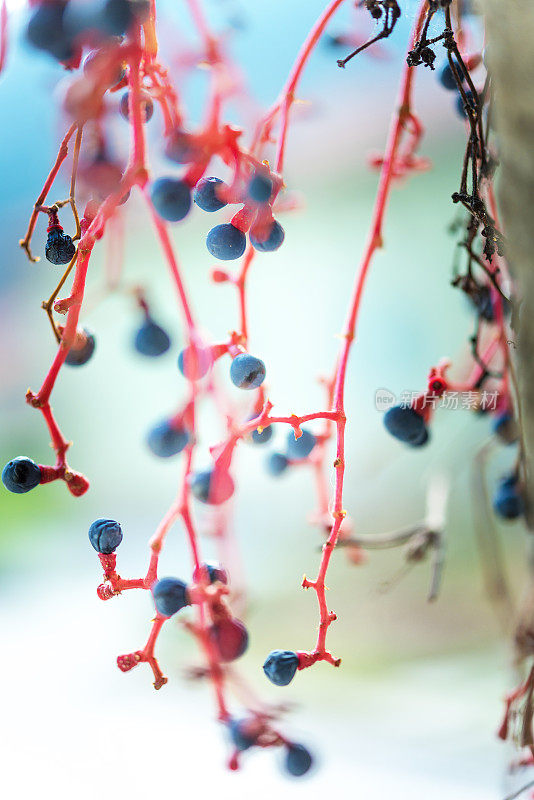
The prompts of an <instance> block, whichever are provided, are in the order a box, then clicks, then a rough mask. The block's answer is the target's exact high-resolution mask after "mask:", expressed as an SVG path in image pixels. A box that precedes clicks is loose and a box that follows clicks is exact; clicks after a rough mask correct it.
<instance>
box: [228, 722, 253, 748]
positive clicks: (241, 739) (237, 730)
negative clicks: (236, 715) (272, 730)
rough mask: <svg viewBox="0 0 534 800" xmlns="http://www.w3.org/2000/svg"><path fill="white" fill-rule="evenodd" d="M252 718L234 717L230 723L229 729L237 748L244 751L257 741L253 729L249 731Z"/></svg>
mask: <svg viewBox="0 0 534 800" xmlns="http://www.w3.org/2000/svg"><path fill="white" fill-rule="evenodd" d="M249 727H250V720H248V719H232V720H230V721H229V723H228V730H229V731H230V738H231V739H232V744H233V745H234V746H235V748H236V750H239V751H240V752H244V751H245V750H248V749H249V748H250V747H253V746H254V744H255V743H256V737H255V736H254V734H253V732H252V731H249V730H248V729H249Z"/></svg>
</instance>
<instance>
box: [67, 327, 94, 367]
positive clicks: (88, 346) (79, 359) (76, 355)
mask: <svg viewBox="0 0 534 800" xmlns="http://www.w3.org/2000/svg"><path fill="white" fill-rule="evenodd" d="M95 347H96V340H95V337H94V334H92V333H91V331H89V330H88V329H87V328H82V330H81V331H78V332H77V334H76V338H75V339H74V342H73V343H72V347H71V348H70V350H69V352H68V353H67V357H66V359H65V364H68V365H69V367H82V366H83V365H84V364H87V362H88V361H89V359H90V358H91V356H92V355H93V353H94V352H95Z"/></svg>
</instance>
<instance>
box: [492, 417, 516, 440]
mask: <svg viewBox="0 0 534 800" xmlns="http://www.w3.org/2000/svg"><path fill="white" fill-rule="evenodd" d="M493 433H494V434H495V435H496V436H498V437H499V439H500V440H501V441H502V442H504V443H505V444H513V443H514V442H517V440H518V438H519V434H518V430H517V423H516V421H515V417H514V416H513V414H511V413H510V412H509V411H505V412H504V413H502V414H499V416H498V417H497V418H496V419H495V420H494V422H493Z"/></svg>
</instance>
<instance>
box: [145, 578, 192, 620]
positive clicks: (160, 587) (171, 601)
mask: <svg viewBox="0 0 534 800" xmlns="http://www.w3.org/2000/svg"><path fill="white" fill-rule="evenodd" d="M152 594H153V595H154V603H155V605H156V610H157V611H158V613H159V614H163V616H164V617H172V615H173V614H176V612H177V611H180V609H182V608H184V607H185V606H188V605H189V598H188V596H187V586H186V584H185V583H184V582H183V581H181V580H179V579H178V578H162V579H161V580H159V581H158V582H157V583H156V584H155V585H154V588H153V589H152Z"/></svg>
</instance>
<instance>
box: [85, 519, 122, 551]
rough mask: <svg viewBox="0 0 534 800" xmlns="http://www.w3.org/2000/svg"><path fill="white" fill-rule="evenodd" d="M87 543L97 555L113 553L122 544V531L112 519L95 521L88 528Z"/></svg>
mask: <svg viewBox="0 0 534 800" xmlns="http://www.w3.org/2000/svg"><path fill="white" fill-rule="evenodd" d="M89 541H90V542H91V544H92V545H93V547H94V548H95V550H96V552H97V553H107V554H109V553H113V552H114V551H115V550H116V549H117V547H118V546H119V545H120V543H121V542H122V529H121V526H120V525H119V523H118V522H115V520H114V519H97V520H95V521H94V522H93V524H92V525H91V527H90V528H89Z"/></svg>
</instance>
